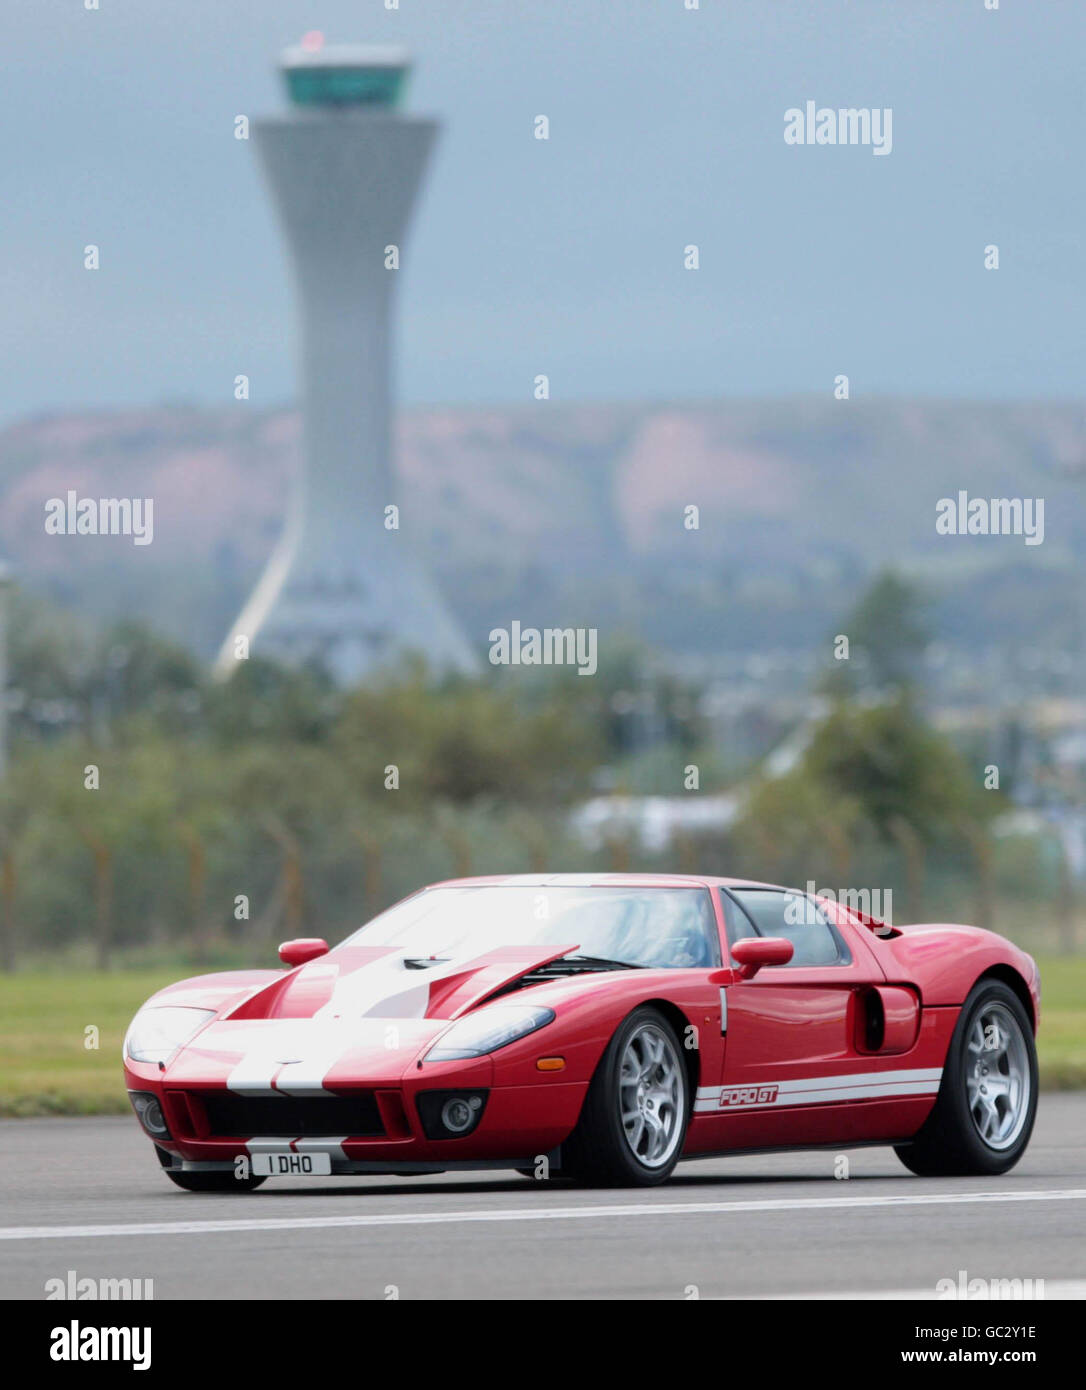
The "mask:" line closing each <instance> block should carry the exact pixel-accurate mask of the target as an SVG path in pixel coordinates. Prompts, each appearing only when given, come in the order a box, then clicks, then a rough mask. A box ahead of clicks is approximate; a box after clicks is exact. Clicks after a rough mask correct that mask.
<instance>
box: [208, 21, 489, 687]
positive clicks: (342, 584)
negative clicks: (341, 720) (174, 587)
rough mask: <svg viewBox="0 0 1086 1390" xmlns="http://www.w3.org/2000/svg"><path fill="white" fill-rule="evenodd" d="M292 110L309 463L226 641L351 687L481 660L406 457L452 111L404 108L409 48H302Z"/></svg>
mask: <svg viewBox="0 0 1086 1390" xmlns="http://www.w3.org/2000/svg"><path fill="white" fill-rule="evenodd" d="M282 70H283V75H284V78H285V81H286V86H287V92H288V94H289V97H290V101H291V110H290V113H289V114H288V115H286V116H282V117H273V118H269V119H266V120H260V121H256V122H254V125H253V134H254V138H255V141H256V146H257V149H258V150H259V152H260V157H261V161H262V163H263V167H264V173H265V175H266V177H267V180H268V183H269V184H270V186H271V190H272V195H273V198H274V200H275V204H276V207H277V209H278V212H279V217H280V219H281V221H282V224H283V228H284V230H285V232H286V237H287V242H288V245H289V248H290V254H291V259H292V262H293V267H294V277H295V282H296V289H297V296H298V307H299V316H300V320H301V368H302V406H303V413H304V450H305V464H304V468H303V471H302V475H301V478H300V482H299V486H298V489H297V492H296V495H295V496H294V497H292V498H291V499H290V501H289V503H288V509H287V522H286V526H285V529H284V534H283V537H282V540H281V542H280V545H279V547H278V548H277V550H276V552H275V554H274V555H273V556H272V558H271V560H270V562H269V564H268V567H267V569H266V570H265V572H264V574H263V575H262V576H261V578H260V580H259V582H258V584H257V586H256V588H255V590H254V591H253V594H252V596H251V597H250V599H249V601H248V602H247V603H246V605H245V607H244V608H243V610H242V612H241V614H240V615H239V617H238V619H237V621H236V622H235V623H234V626H233V628H232V630H231V632H230V634H229V635H228V637H227V639H226V641H225V642H224V643H223V645H222V648H221V650H220V653H219V657H218V660H217V662H216V672H217V673H218V674H220V675H227V674H229V673H230V672H231V671H233V670H234V669H235V665H236V652H237V644H236V639H237V638H239V637H247V638H248V639H249V643H250V650H251V652H252V654H254V655H269V656H273V657H276V658H279V659H282V660H286V661H288V662H291V663H302V662H305V661H307V660H312V659H318V660H320V661H322V662H323V663H324V664H325V665H327V667H328V668H329V669H330V671H331V672H332V674H333V675H334V676H335V677H336V679H337V680H339V681H340V682H342V683H345V684H347V683H352V682H354V681H357V680H361V679H364V678H365V677H367V676H368V675H370V674H372V673H373V672H374V671H376V670H377V669H379V668H380V667H382V666H386V665H388V664H389V663H391V662H393V661H395V660H397V659H398V658H399V657H401V656H402V655H403V654H404V653H405V652H409V651H416V652H420V653H421V654H422V655H424V656H425V657H426V659H427V661H428V662H429V664H430V665H431V667H432V668H434V669H435V670H438V671H441V670H448V669H454V670H471V669H473V668H474V667H475V665H476V659H475V657H474V656H473V654H472V651H471V649H470V647H469V646H468V643H467V641H466V640H465V638H464V635H463V634H462V633H461V631H460V630H459V628H458V626H457V624H456V622H455V621H454V619H453V618H452V616H451V614H450V613H449V612H448V610H447V609H446V607H445V604H444V602H443V600H442V599H441V597H440V595H439V594H438V593H437V591H436V589H435V587H434V585H433V583H432V581H431V580H430V578H429V577H428V575H427V574H426V571H425V568H424V567H423V565H422V564H421V563H420V562H419V561H418V559H417V558H416V557H415V555H414V554H413V552H412V549H411V540H410V536H411V532H412V524H411V517H410V516H409V515H408V516H405V517H402V518H401V522H402V525H401V527H400V529H390V528H389V526H388V525H387V524H386V508H388V507H389V506H394V505H398V501H399V499H398V496H397V490H396V483H395V475H394V472H393V469H392V465H391V459H390V443H389V440H390V430H389V414H390V397H391V371H390V342H391V320H392V301H393V289H394V286H395V284H396V280H397V277H398V275H399V274H400V273H401V272H400V271H399V270H398V269H394V268H390V265H391V262H392V261H393V260H394V259H395V258H399V259H400V261H401V262H402V257H403V251H404V240H405V237H406V233H407V226H408V222H409V219H410V214H411V209H412V205H413V204H414V201H415V196H416V193H417V191H418V188H419V184H420V182H421V179H422V175H423V171H424V168H425V165H426V161H427V158H428V156H429V153H430V147H431V145H432V144H433V141H434V137H435V135H436V133H437V122H436V121H433V120H428V119H424V118H422V117H417V116H406V115H404V114H402V112H400V111H399V110H398V109H397V103H398V101H399V99H400V96H401V94H402V91H403V87H404V82H405V79H406V76H407V73H408V70H409V62H408V59H407V56H406V55H405V54H404V53H403V52H401V51H400V50H398V49H375V48H362V47H327V48H325V47H317V48H313V49H311V48H295V49H288V50H287V51H286V52H285V53H284V55H283V60H282Z"/></svg>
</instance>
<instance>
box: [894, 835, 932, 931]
mask: <svg viewBox="0 0 1086 1390" xmlns="http://www.w3.org/2000/svg"><path fill="white" fill-rule="evenodd" d="M889 829H890V834H891V835H893V837H894V839H895V840H896V841H897V842H898V844H899V845H900V846H901V851H902V853H903V854H904V856H905V904H906V906H907V908H908V910H909V916H910V917H911V918H912V920H913V921H914V922H920V921H923V917H924V844H923V841H922V840H921V839H920V836H919V835H918V834H917V833H916V831H915V830H914V829H913V827H912V826H911V825H910V824H909V822H908V821H907V820H906V819H905V818H904V817H903V816H895V817H894V818H893V820H891V821H890V826H889Z"/></svg>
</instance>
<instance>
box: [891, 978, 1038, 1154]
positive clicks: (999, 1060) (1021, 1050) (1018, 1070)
mask: <svg viewBox="0 0 1086 1390" xmlns="http://www.w3.org/2000/svg"><path fill="white" fill-rule="evenodd" d="M1036 1114H1037V1050H1036V1047H1035V1046H1034V1042H1033V1029H1032V1027H1031V1026H1030V1021H1029V1016H1028V1015H1027V1013H1026V1011H1025V1009H1024V1008H1023V1007H1022V1003H1021V1000H1020V999H1019V998H1018V996H1017V995H1016V994H1015V993H1014V991H1013V990H1012V989H1011V988H1010V987H1009V986H1008V985H1005V984H1003V983H1002V981H1000V980H982V981H981V982H980V983H979V984H978V985H976V986H975V987H974V988H973V990H972V991H971V993H970V995H969V998H968V999H967V1000H966V1001H965V1004H964V1005H963V1007H962V1012H961V1017H960V1018H959V1019H958V1025H957V1027H956V1028H955V1029H954V1036H953V1038H952V1039H951V1043H950V1048H949V1050H948V1052H947V1058H946V1065H945V1066H944V1068H943V1079H942V1083H941V1085H940V1087H939V1096H938V1099H937V1100H936V1102H935V1108H934V1109H933V1110H932V1112H931V1114H930V1115H929V1116H928V1118H927V1120H926V1121H925V1123H924V1126H923V1128H922V1129H921V1130H920V1132H919V1134H917V1136H916V1138H915V1139H914V1140H913V1142H912V1143H911V1144H901V1145H899V1146H898V1147H897V1148H896V1149H895V1150H894V1152H895V1153H896V1154H897V1156H898V1158H900V1159H901V1161H902V1163H904V1165H905V1167H906V1168H908V1169H909V1170H910V1171H911V1172H913V1173H916V1174H918V1175H919V1176H920V1177H950V1176H957V1175H965V1174H974V1175H975V1174H981V1175H986V1174H996V1173H1005V1172H1007V1170H1008V1169H1010V1168H1013V1167H1014V1165H1015V1164H1016V1163H1017V1162H1018V1160H1019V1159H1020V1158H1021V1157H1022V1155H1023V1153H1025V1150H1026V1145H1027V1144H1028V1143H1029V1137H1030V1134H1031V1133H1032V1131H1033V1121H1034V1118H1035V1116H1036Z"/></svg>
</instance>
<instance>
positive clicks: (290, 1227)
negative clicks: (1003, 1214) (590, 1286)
mask: <svg viewBox="0 0 1086 1390" xmlns="http://www.w3.org/2000/svg"><path fill="white" fill-rule="evenodd" d="M1084 1199H1086V1188H1082V1187H1074V1188H1051V1189H1048V1190H1045V1189H1043V1188H1041V1189H1035V1190H1033V1191H1023V1190H1022V1189H1020V1188H1019V1189H1013V1190H1011V1191H1009V1192H932V1193H927V1194H923V1193H917V1194H916V1195H915V1196H914V1195H912V1194H909V1193H903V1194H901V1195H900V1196H883V1197H874V1196H871V1197H821V1198H816V1197H794V1198H793V1197H782V1198H775V1199H766V1200H765V1201H758V1200H753V1201H735V1202H682V1201H675V1202H624V1203H621V1204H620V1203H615V1204H613V1205H606V1206H604V1205H595V1206H578V1207H546V1206H542V1205H540V1206H535V1207H505V1208H502V1207H492V1208H487V1209H482V1210H476V1211H472V1210H468V1211H424V1212H406V1211H405V1212H373V1213H371V1214H370V1215H368V1216H347V1215H343V1216H267V1217H260V1216H256V1217H249V1218H244V1217H239V1218H237V1219H235V1220H226V1221H135V1222H131V1223H128V1224H123V1225H122V1224H117V1225H110V1226H4V1227H0V1240H104V1239H109V1238H113V1237H123V1236H209V1235H219V1234H225V1233H228V1232H231V1231H300V1230H349V1229H351V1228H354V1227H358V1226H435V1225H437V1226H439V1225H443V1224H445V1223H450V1224H452V1223H459V1224H462V1223H474V1222H479V1221H513V1222H516V1221H607V1220H614V1219H615V1218H617V1217H637V1216H722V1215H729V1216H731V1215H735V1216H742V1215H743V1214H744V1213H747V1212H773V1211H823V1212H831V1213H833V1214H834V1215H838V1214H840V1213H841V1212H843V1211H870V1210H871V1209H872V1208H873V1207H888V1208H889V1207H905V1208H908V1207H933V1206H961V1205H966V1204H970V1203H978V1202H1081V1201H1083V1200H1084ZM179 1200H182V1201H184V1200H187V1199H185V1198H181V1199H179ZM244 1200H246V1201H249V1202H252V1201H257V1202H259V1201H260V1200H261V1199H260V1198H259V1197H257V1198H252V1197H247V1198H245V1199H244Z"/></svg>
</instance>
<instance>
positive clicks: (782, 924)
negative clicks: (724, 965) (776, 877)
mask: <svg viewBox="0 0 1086 1390" xmlns="http://www.w3.org/2000/svg"><path fill="white" fill-rule="evenodd" d="M732 893H733V894H734V897H735V899H736V900H737V901H738V902H739V904H740V906H741V907H742V909H743V912H742V913H737V914H736V916H742V915H743V914H746V916H747V918H748V919H749V922H750V924H751V926H752V928H753V930H752V931H747V932H743V933H742V935H745V936H751V935H755V934H756V935H758V936H783V937H784V938H785V939H786V940H788V941H790V942H791V943H792V946H793V951H794V954H793V956H792V959H791V962H790V964H791V965H845V964H847V963H848V959H849V956H848V948H847V947H846V946H845V943H844V942H843V941H842V940H841V937H840V935H839V934H838V933H837V931H836V930H835V929H834V927H833V925H832V923H831V922H830V921H829V919H828V918H827V917H826V915H825V913H824V912H823V911H822V909H821V908H820V907H819V906H818V904H817V903H816V902H815V900H814V899H813V898H809V897H808V896H807V895H806V894H805V893H798V892H793V893H789V892H783V891H780V890H777V889H772V888H734V889H732ZM728 939H729V940H730V941H736V940H738V939H739V938H738V935H736V936H733V935H732V933H731V926H730V923H729V930H728Z"/></svg>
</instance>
